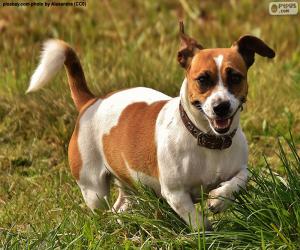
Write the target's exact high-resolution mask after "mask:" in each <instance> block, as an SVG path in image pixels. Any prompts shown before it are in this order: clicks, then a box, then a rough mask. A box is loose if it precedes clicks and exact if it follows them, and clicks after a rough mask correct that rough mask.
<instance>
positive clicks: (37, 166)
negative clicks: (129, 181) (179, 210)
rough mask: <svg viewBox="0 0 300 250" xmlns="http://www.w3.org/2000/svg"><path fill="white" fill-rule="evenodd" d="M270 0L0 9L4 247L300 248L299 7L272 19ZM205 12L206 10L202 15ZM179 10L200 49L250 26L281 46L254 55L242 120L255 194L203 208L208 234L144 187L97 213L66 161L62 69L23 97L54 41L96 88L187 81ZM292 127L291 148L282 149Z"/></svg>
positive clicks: (69, 111) (174, 86) (68, 112)
mask: <svg viewBox="0 0 300 250" xmlns="http://www.w3.org/2000/svg"><path fill="white" fill-rule="evenodd" d="M268 3H269V2H268V1H258V0H256V1H250V0H241V1H230V2H225V1H211V2H204V1H201V3H200V4H199V3H198V1H184V0H181V1H178V2H177V1H171V0H167V1H164V2H163V3H158V1H157V2H156V1H133V0H131V1H122V2H121V1H93V2H92V1H89V3H88V7H87V8H52V9H46V8H19V9H17V8H0V21H1V20H5V22H6V25H7V26H6V29H1V28H0V33H1V34H0V35H1V42H0V51H1V52H0V53H1V55H0V69H1V70H0V121H1V122H0V171H1V175H0V248H1V247H3V248H4V249H18V248H28V249H47V248H51V249H52V248H69V249H74V248H75V249H76V248H77V249H82V248H84V249H95V248H99V249H110V248H126V249H131V248H140V247H143V248H145V249H147V248H154V247H162V248H179V249H180V248H191V249H195V248H205V247H206V248H207V249H216V248H218V247H219V248H220V249H222V248H231V247H232V248H235V249H245V248H248V249H255V248H257V249H279V248H281V249H296V248H297V247H298V246H299V245H300V242H299V241H300V237H299V235H300V231H299V230H300V227H299V221H300V219H299V216H300V209H299V207H300V206H299V194H300V178H299V177H300V176H299V175H300V170H299V169H300V163H299V156H298V155H299V146H298V145H299V144H300V136H299V135H300V122H299V121H300V112H299V106H300V99H299V97H300V87H299V86H300V74H299V72H300V44H299V37H300V27H299V15H298V16H284V17H274V16H269V14H268ZM199 6H200V7H199ZM200 8H201V9H202V10H205V11H206V13H207V15H206V16H204V17H203V18H198V16H199V13H200V12H201V11H200V10H199V9H200ZM182 15H184V20H185V24H186V31H187V33H189V34H191V35H192V36H194V37H195V38H196V39H197V40H198V41H199V42H200V43H201V44H202V45H203V46H204V47H227V46H230V45H231V44H232V42H233V41H235V40H236V39H237V38H238V37H239V36H241V35H243V34H245V33H250V34H254V35H258V36H260V37H261V38H262V39H263V40H265V41H266V42H267V43H268V44H269V45H270V46H271V47H272V48H274V49H275V50H276V52H277V56H276V58H275V59H274V60H267V59H265V58H260V57H259V56H256V62H255V64H254V65H253V66H252V68H251V69H250V71H249V75H248V81H249V95H248V102H247V107H246V109H245V110H244V112H243V114H242V121H241V122H242V127H243V129H244V131H245V133H246V136H247V139H248V141H249V148H250V152H249V153H250V155H249V157H250V159H249V168H250V170H251V172H252V177H251V181H250V183H249V186H248V191H245V192H242V195H241V196H239V197H238V199H237V200H236V203H235V204H234V206H233V207H232V208H231V209H230V210H229V211H228V212H226V213H223V214H220V215H217V216H215V215H211V214H210V213H209V214H208V215H209V216H210V217H211V220H212V221H213V222H214V228H215V232H214V233H210V234H206V235H203V234H202V233H198V232H192V231H191V230H190V229H189V228H188V227H187V226H186V225H185V224H184V223H183V222H182V221H181V220H180V219H179V218H178V217H177V216H176V215H175V214H174V213H173V211H172V210H171V209H170V208H169V206H168V205H167V204H166V202H164V201H163V200H160V199H157V198H156V197H155V196H154V195H153V193H152V192H151V190H147V189H145V188H143V187H141V188H140V189H139V192H138V194H133V196H132V197H133V198H132V199H133V201H135V202H134V205H133V208H132V210H131V212H128V213H125V214H123V215H115V214H112V213H110V212H105V213H103V212H100V211H99V213H97V214H95V215H94V214H92V213H91V212H90V211H89V210H88V209H87V207H86V205H85V204H84V201H83V199H82V197H81V194H80V191H79V188H78V187H77V184H76V183H75V181H74V179H73V178H72V177H71V175H70V172H69V169H68V161H67V145H68V141H69V139H70V136H71V133H72V130H73V127H74V122H75V118H76V111H75V107H74V105H73V103H72V100H71V97H70V92H69V89H68V87H67V84H66V76H65V73H64V72H61V73H60V74H59V75H58V76H57V77H56V78H55V80H54V81H53V82H52V84H50V85H49V86H48V87H46V88H45V89H43V90H41V91H39V92H37V93H34V94H30V95H25V94H24V92H25V90H26V88H27V85H28V81H29V78H30V75H31V74H32V72H33V70H34V68H35V67H36V66H37V63H38V59H39V50H40V46H41V43H42V42H43V41H44V40H46V39H47V38H49V37H56V38H61V39H63V40H66V41H67V42H69V43H70V44H71V45H72V46H74V47H75V49H76V51H77V52H78V54H79V57H80V60H81V63H82V65H83V68H84V71H85V74H86V78H87V81H88V84H89V86H90V88H91V89H92V91H93V92H94V93H96V94H98V95H104V94H106V93H108V92H110V91H113V90H117V89H121V88H126V87H132V86H141V85H143V86H148V87H152V88H155V89H158V90H160V91H163V92H165V93H167V94H169V95H172V96H176V95H178V91H179V88H180V85H181V83H182V79H183V77H184V72H183V70H182V69H181V68H180V67H179V66H178V64H177V62H176V52H177V49H178V46H179V39H178V22H177V21H178V18H179V17H180V16H182ZM0 23H1V22H0ZM289 131H291V132H292V134H293V137H294V138H293V143H294V144H291V141H289V143H290V144H289V143H287V142H284V141H283V140H281V142H282V143H281V144H279V145H278V143H277V141H278V138H282V136H284V137H287V138H289ZM277 153H278V154H279V156H278V155H277ZM279 176H281V177H282V178H284V180H285V181H282V180H283V179H281V178H280V177H279ZM114 196H115V193H113V195H112V197H111V200H113V199H114V198H115V197H114ZM118 216H120V217H121V218H119V217H118ZM117 219H121V221H123V222H122V223H121V224H119V223H117ZM209 247H210V248H209Z"/></svg>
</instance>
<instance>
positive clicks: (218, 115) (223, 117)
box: [178, 24, 275, 134]
mask: <svg viewBox="0 0 300 250" xmlns="http://www.w3.org/2000/svg"><path fill="white" fill-rule="evenodd" d="M254 53H258V54H260V55H262V56H266V57H269V58H272V57H274V56H275V53H274V51H273V50H272V49H270V48H269V47H268V46H267V45H266V44H265V43H264V42H263V41H261V40H260V39H258V38H256V37H253V36H244V37H242V38H240V39H239V40H238V41H237V42H235V43H234V44H233V46H232V47H231V48H217V49H203V48H202V46H201V45H199V44H198V43H197V42H196V41H195V40H194V39H192V38H190V37H188V36H187V35H185V34H184V32H183V26H182V24H181V48H180V50H179V52H178V61H179V63H180V64H181V66H182V67H184V68H185V69H186V78H187V81H188V83H187V84H188V86H187V90H188V93H187V94H188V101H189V102H190V104H191V106H192V107H193V108H194V109H195V110H197V111H196V112H203V113H204V115H205V117H206V118H207V120H208V122H209V125H210V127H211V128H212V130H213V131H214V132H215V133H216V134H224V133H227V132H228V131H229V129H230V127H231V124H232V121H233V119H234V116H235V114H236V113H237V112H238V110H239V108H240V107H241V104H242V103H243V102H245V100H246V97H247V92H248V84H247V71H248V69H249V67H250V66H251V65H252V64H253V62H254Z"/></svg>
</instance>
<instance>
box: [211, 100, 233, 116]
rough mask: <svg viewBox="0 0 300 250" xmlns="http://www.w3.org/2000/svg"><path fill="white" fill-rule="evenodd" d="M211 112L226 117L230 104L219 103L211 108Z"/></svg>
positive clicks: (227, 102)
mask: <svg viewBox="0 0 300 250" xmlns="http://www.w3.org/2000/svg"><path fill="white" fill-rule="evenodd" d="M213 110H214V112H215V114H216V115H217V116H220V117H222V116H226V115H228V113H229V110H230V102H229V101H225V102H220V103H218V104H217V105H215V106H213Z"/></svg>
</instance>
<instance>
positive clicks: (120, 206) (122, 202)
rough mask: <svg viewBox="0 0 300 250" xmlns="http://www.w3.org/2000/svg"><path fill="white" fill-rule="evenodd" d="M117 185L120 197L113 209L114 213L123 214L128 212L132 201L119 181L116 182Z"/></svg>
mask: <svg viewBox="0 0 300 250" xmlns="http://www.w3.org/2000/svg"><path fill="white" fill-rule="evenodd" d="M116 183H117V186H118V187H119V188H118V189H119V195H118V198H117V200H116V202H115V204H114V205H113V207H112V211H113V212H117V213H121V212H124V211H126V210H127V208H128V207H129V204H130V201H129V199H128V198H127V197H126V192H125V191H124V187H123V185H122V184H121V183H120V182H119V181H116Z"/></svg>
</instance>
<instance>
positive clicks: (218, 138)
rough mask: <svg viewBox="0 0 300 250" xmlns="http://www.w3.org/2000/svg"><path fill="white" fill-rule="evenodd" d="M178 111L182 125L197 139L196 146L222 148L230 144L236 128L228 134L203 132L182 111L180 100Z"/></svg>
mask: <svg viewBox="0 0 300 250" xmlns="http://www.w3.org/2000/svg"><path fill="white" fill-rule="evenodd" d="M179 112H180V117H181V120H182V122H183V124H184V126H185V127H186V128H187V130H188V131H189V132H190V133H191V134H192V136H194V137H195V138H196V139H197V144H198V146H202V147H206V148H209V149H219V150H223V149H226V148H229V147H230V146H231V144H232V138H233V137H234V135H235V133H236V131H237V129H235V130H233V131H232V132H231V133H230V134H228V135H212V134H208V133H204V132H203V131H201V130H200V129H199V128H197V127H196V126H195V125H194V123H193V122H192V121H191V120H190V118H189V117H188V115H187V114H186V112H185V111H184V109H183V107H182V105H181V102H180V103H179Z"/></svg>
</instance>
